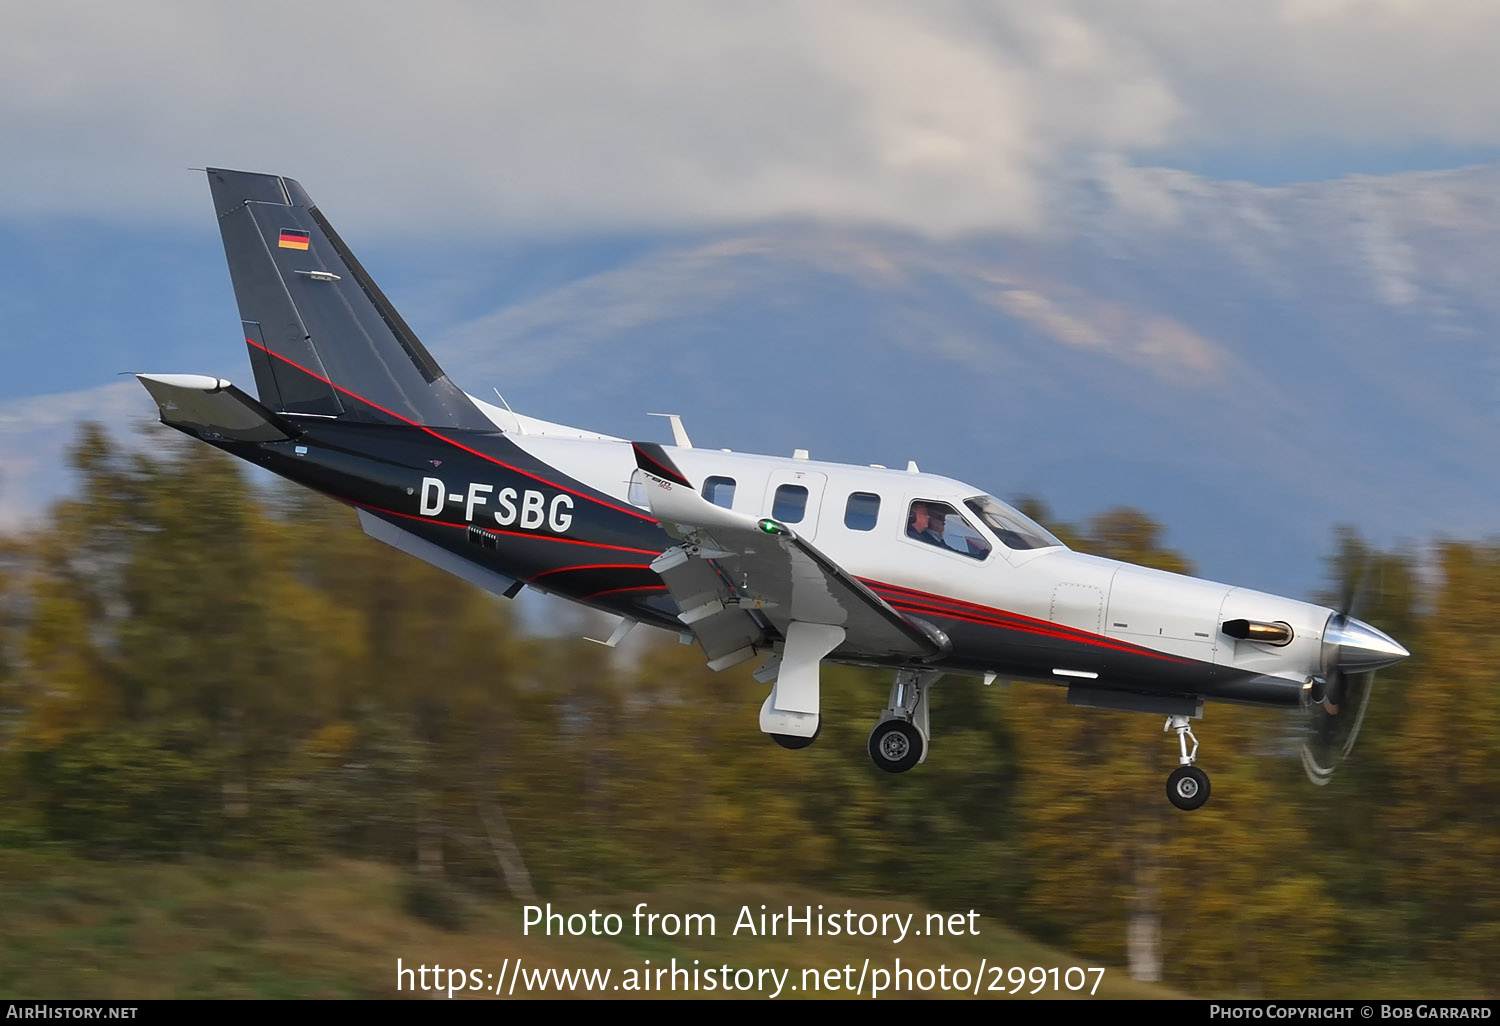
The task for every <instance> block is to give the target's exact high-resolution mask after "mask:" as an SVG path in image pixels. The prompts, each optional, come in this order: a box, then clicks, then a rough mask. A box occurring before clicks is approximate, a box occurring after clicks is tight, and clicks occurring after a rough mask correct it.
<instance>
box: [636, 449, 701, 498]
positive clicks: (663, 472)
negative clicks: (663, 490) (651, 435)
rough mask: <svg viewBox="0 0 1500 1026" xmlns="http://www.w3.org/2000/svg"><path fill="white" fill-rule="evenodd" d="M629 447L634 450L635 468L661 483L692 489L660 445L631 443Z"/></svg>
mask: <svg viewBox="0 0 1500 1026" xmlns="http://www.w3.org/2000/svg"><path fill="white" fill-rule="evenodd" d="M630 445H631V448H633V449H634V450H635V465H636V466H637V467H640V468H641V469H642V470H644V471H645V472H646V473H648V474H651V475H653V476H655V477H659V478H661V479H662V480H663V481H670V482H672V483H673V484H679V485H682V486H683V487H684V488H691V487H693V486H692V484H690V483H689V482H688V479H687V478H685V477H683V476H682V471H680V470H678V469H677V464H675V463H673V462H672V457H670V456H668V455H667V452H666V450H665V449H663V448H662V447H661V446H660V445H657V444H656V443H655V442H631V443H630Z"/></svg>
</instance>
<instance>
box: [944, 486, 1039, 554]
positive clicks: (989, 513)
mask: <svg viewBox="0 0 1500 1026" xmlns="http://www.w3.org/2000/svg"><path fill="white" fill-rule="evenodd" d="M964 505H965V506H967V507H969V508H970V509H971V510H973V511H974V513H975V515H976V516H978V517H979V519H980V520H983V521H984V523H985V526H986V527H988V528H989V529H990V530H991V531H994V532H995V537H997V538H999V539H1000V544H1002V545H1004V546H1005V547H1006V548H1008V549H1011V550H1013V551H1018V550H1022V549H1047V548H1052V547H1054V546H1059V545H1062V542H1060V541H1058V540H1057V539H1056V538H1054V537H1053V536H1052V535H1051V534H1049V533H1048V532H1047V529H1046V528H1045V527H1043V526H1042V525H1041V524H1038V523H1037V522H1036V521H1035V520H1032V519H1031V518H1030V517H1028V516H1026V515H1025V514H1023V513H1021V512H1019V511H1017V510H1015V509H1012V508H1011V507H1009V506H1007V505H1006V504H1005V503H1003V502H1001V501H1000V500H999V499H997V498H995V497H994V496H993V495H976V496H975V497H974V498H972V499H966V500H965V501H964Z"/></svg>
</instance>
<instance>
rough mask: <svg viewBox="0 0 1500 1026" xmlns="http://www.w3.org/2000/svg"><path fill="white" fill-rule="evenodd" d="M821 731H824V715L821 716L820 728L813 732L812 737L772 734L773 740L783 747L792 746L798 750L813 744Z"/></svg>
mask: <svg viewBox="0 0 1500 1026" xmlns="http://www.w3.org/2000/svg"><path fill="white" fill-rule="evenodd" d="M821 733H823V717H821V716H819V717H818V728H817V729H816V730H814V731H813V732H812V737H798V736H797V735H796V734H772V735H771V740H772V741H775V742H776V743H777V744H778V745H780V746H781V747H783V748H790V749H791V750H792V751H796V750H797V749H799V748H806V747H807V746H808V745H810V744H812V743H813V742H814V741H816V740H817V739H818V735H819V734H821Z"/></svg>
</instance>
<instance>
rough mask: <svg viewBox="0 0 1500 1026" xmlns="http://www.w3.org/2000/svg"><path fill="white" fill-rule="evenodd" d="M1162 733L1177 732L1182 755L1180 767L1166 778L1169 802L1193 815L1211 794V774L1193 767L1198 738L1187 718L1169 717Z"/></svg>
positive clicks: (1196, 758) (1179, 759) (1178, 745)
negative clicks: (1209, 780)
mask: <svg viewBox="0 0 1500 1026" xmlns="http://www.w3.org/2000/svg"><path fill="white" fill-rule="evenodd" d="M1162 730H1163V731H1168V730H1175V731H1177V747H1178V750H1179V752H1180V753H1181V754H1180V755H1179V756H1178V759H1177V761H1178V762H1179V763H1181V765H1180V766H1178V767H1177V768H1176V769H1174V770H1173V771H1172V772H1171V774H1170V775H1169V776H1168V777H1167V801H1169V802H1171V803H1172V804H1173V805H1175V806H1176V807H1177V808H1179V809H1182V810H1183V811H1184V812H1191V811H1192V810H1194V809H1197V808H1200V807H1202V805H1203V803H1204V802H1206V801H1208V793H1209V786H1208V774H1207V773H1204V772H1203V771H1202V770H1201V769H1199V768H1198V767H1197V766H1194V765H1193V763H1195V762H1197V761H1198V738H1197V737H1196V736H1195V735H1194V734H1193V728H1192V726H1191V725H1190V722H1189V720H1188V718H1187V717H1186V716H1168V717H1167V725H1166V726H1165V727H1163V728H1162ZM1189 741H1191V742H1192V743H1193V747H1192V749H1191V750H1189V749H1188V742H1189Z"/></svg>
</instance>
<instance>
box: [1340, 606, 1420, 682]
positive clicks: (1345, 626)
mask: <svg viewBox="0 0 1500 1026" xmlns="http://www.w3.org/2000/svg"><path fill="white" fill-rule="evenodd" d="M1323 645H1324V651H1325V652H1327V653H1328V654H1329V655H1330V656H1331V657H1332V658H1331V659H1329V660H1328V665H1329V666H1330V667H1334V666H1336V667H1338V668H1339V669H1340V670H1343V671H1344V672H1346V673H1364V672H1366V671H1369V670H1378V669H1380V668H1381V667H1383V666H1390V665H1391V664H1393V663H1399V662H1400V661H1401V660H1403V659H1405V658H1406V657H1407V656H1409V655H1411V653H1410V652H1408V651H1407V650H1406V649H1405V648H1403V647H1402V646H1401V644H1400V643H1399V642H1398V641H1396V639H1395V638H1392V637H1391V636H1390V635H1389V634H1386V633H1385V632H1384V631H1379V630H1376V629H1375V628H1374V627H1371V626H1370V625H1369V624H1367V623H1365V622H1364V621H1363V620H1356V619H1354V617H1352V616H1343V615H1341V614H1339V613H1335V614H1333V616H1331V617H1329V618H1328V628H1327V629H1326V630H1325V631H1324V632H1323ZM1330 649H1331V651H1329V650H1330Z"/></svg>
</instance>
